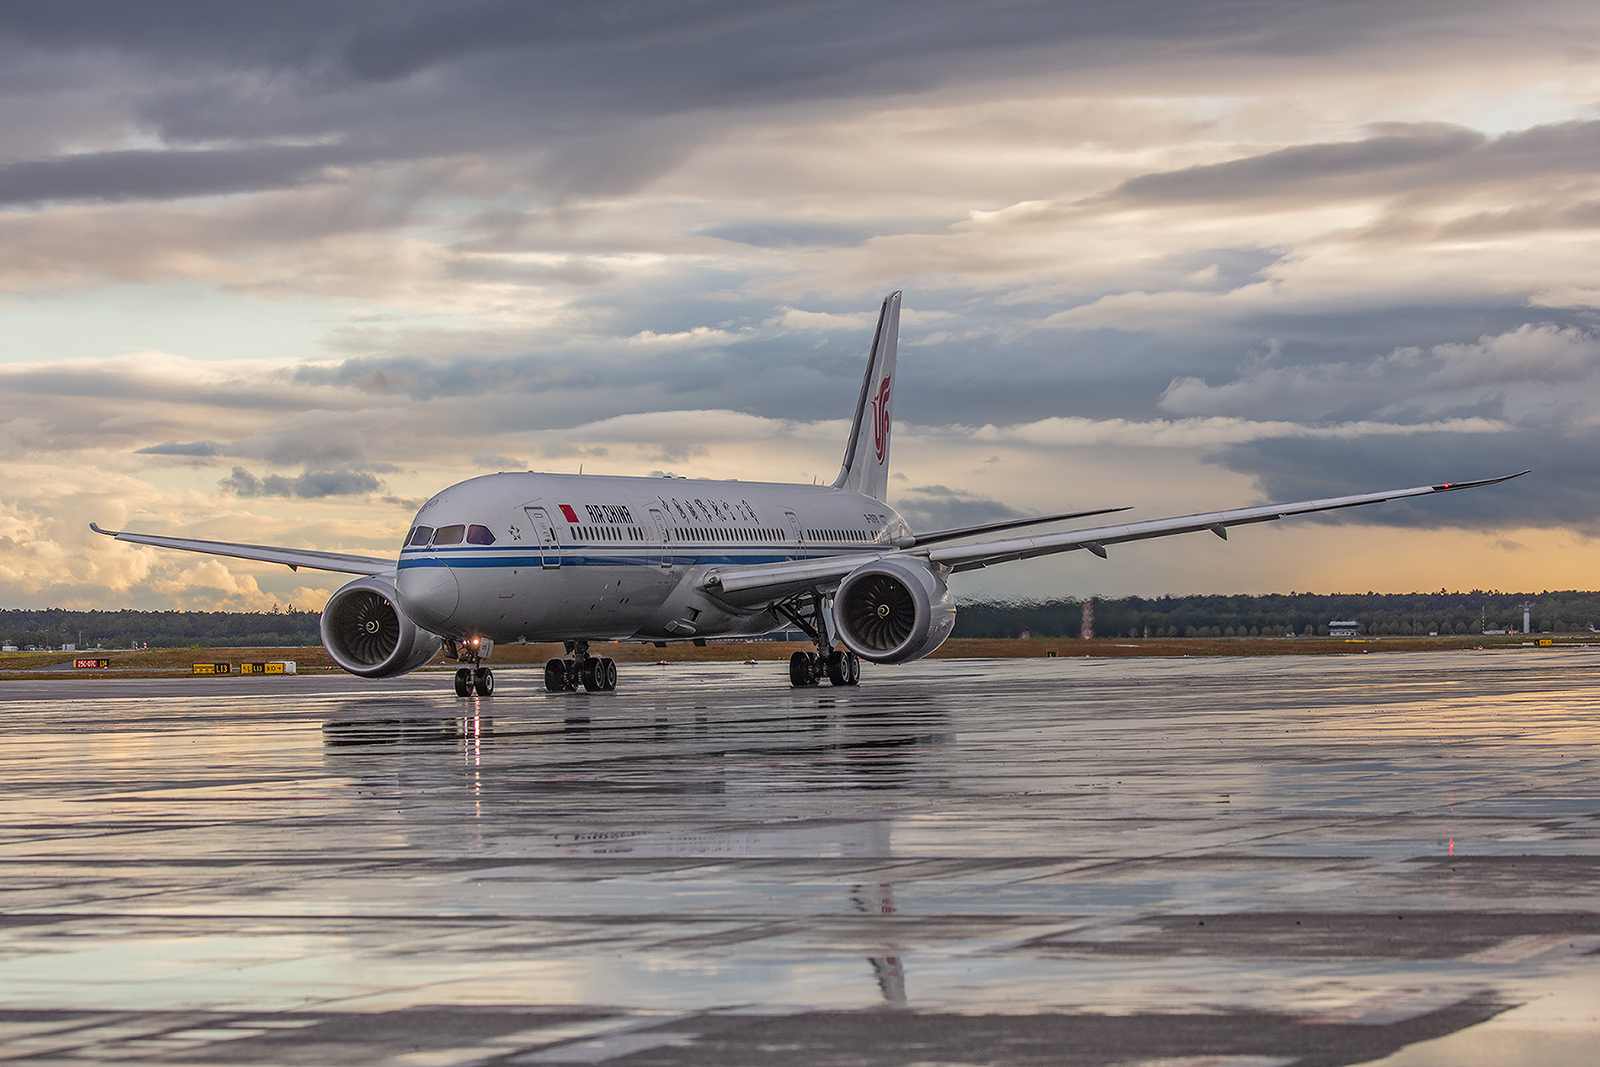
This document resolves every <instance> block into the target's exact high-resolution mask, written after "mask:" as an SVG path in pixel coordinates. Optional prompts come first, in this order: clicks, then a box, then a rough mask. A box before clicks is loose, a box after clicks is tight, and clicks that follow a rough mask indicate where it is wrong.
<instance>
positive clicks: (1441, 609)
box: [954, 589, 1600, 637]
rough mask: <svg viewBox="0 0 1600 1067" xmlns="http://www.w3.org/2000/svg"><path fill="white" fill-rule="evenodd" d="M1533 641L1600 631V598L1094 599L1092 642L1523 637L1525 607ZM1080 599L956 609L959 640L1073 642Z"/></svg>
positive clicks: (1478, 593)
mask: <svg viewBox="0 0 1600 1067" xmlns="http://www.w3.org/2000/svg"><path fill="white" fill-rule="evenodd" d="M1525 603H1526V604H1530V605H1532V606H1531V607H1530V609H1529V614H1530V616H1531V619H1530V621H1531V622H1532V623H1533V628H1534V630H1536V631H1538V632H1540V633H1573V632H1587V631H1588V630H1589V629H1590V628H1591V627H1594V626H1596V625H1600V593H1591V592H1583V591H1576V590H1568V591H1561V592H1549V591H1546V592H1542V593H1502V592H1499V591H1493V592H1486V591H1484V590H1481V589H1474V590H1472V591H1471V592H1466V593H1447V592H1444V591H1443V590H1441V591H1439V592H1437V593H1331V594H1328V593H1268V594H1264V595H1260V596H1222V595H1197V596H1167V597H1153V598H1152V597H1137V596H1130V597H1091V598H1089V605H1090V608H1091V610H1092V616H1093V622H1092V625H1093V631H1094V635H1095V636H1096V637H1282V636H1286V635H1288V634H1291V633H1293V634H1296V635H1310V634H1316V635H1321V636H1324V637H1325V636H1327V633H1328V624H1329V623H1330V622H1333V621H1335V620H1349V619H1354V620H1355V621H1356V623H1357V626H1358V627H1359V631H1360V632H1361V633H1362V634H1372V635H1377V636H1416V635H1421V636H1427V635H1428V634H1431V633H1438V634H1441V635H1443V634H1452V635H1453V634H1476V633H1481V632H1482V631H1484V630H1486V629H1487V630H1511V629H1516V630H1520V629H1522V605H1523V604H1525ZM1083 604H1084V602H1083V601H1082V600H1075V599H1071V598H1066V599H1061V600H1036V601H1021V602H1010V603H996V602H974V603H966V604H962V605H960V609H959V610H958V611H957V613H956V628H955V634H954V636H956V637H1018V636H1021V635H1022V634H1024V633H1029V634H1032V635H1033V636H1035V637H1077V636H1079V635H1080V633H1081V627H1082V624H1083Z"/></svg>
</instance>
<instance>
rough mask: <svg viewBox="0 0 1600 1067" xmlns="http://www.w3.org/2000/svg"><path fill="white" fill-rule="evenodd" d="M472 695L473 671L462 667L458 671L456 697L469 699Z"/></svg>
mask: <svg viewBox="0 0 1600 1067" xmlns="http://www.w3.org/2000/svg"><path fill="white" fill-rule="evenodd" d="M471 695H472V669H471V668H470V667H462V668H461V669H460V670H458V671H456V696H458V697H469V696H471Z"/></svg>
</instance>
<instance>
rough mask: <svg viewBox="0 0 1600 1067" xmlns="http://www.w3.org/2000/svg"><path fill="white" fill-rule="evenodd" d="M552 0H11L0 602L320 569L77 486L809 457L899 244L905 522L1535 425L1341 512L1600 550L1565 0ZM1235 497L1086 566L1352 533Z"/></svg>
mask: <svg viewBox="0 0 1600 1067" xmlns="http://www.w3.org/2000/svg"><path fill="white" fill-rule="evenodd" d="M552 10H553V9H549V8H547V7H536V6H530V7H527V8H525V9H524V8H518V7H516V5H510V6H507V5H479V4H466V5H459V4H457V5H446V4H438V3H432V2H424V3H422V4H417V5H411V6H408V7H406V8H404V9H396V8H394V7H393V6H392V5H391V6H384V5H377V4H365V3H357V4H341V5H331V6H327V7H325V8H318V9H314V10H313V9H309V8H295V9H293V10H290V9H282V10H280V9H274V8H272V7H270V6H268V7H265V8H250V9H248V10H247V9H243V8H229V7H226V6H222V7H209V8H208V7H205V6H203V5H202V6H197V7H193V8H183V7H182V6H181V5H180V7H179V8H174V9H161V10H158V11H149V10H139V9H138V8H136V7H127V8H119V7H116V6H114V5H113V6H111V7H108V8H106V9H105V11H104V12H103V14H102V17H99V18H97V19H94V20H84V19H73V18H72V17H71V16H70V14H69V13H68V12H65V11H63V12H56V11H54V9H51V8H48V7H38V8H37V9H36V10H32V11H30V12H29V13H28V14H27V15H26V17H23V16H22V15H20V14H19V15H18V16H17V17H15V18H13V19H8V20H7V23H6V25H3V26H0V57H3V58H4V59H5V70H6V77H5V79H4V80H3V83H0V337H3V338H6V341H5V342H4V343H0V449H3V450H4V454H5V455H6V458H7V463H6V464H5V465H4V466H3V467H0V603H5V604H8V605H9V604H16V605H38V606H46V605H48V604H63V605H65V604H69V603H70V604H72V605H75V606H117V605H119V604H138V605H140V606H150V607H155V606H192V607H206V606H246V605H270V603H271V602H273V601H277V602H280V603H282V602H285V601H287V600H289V599H295V601H296V603H302V604H313V603H319V602H320V600H319V599H318V598H319V597H320V596H323V595H326V594H325V589H326V588H332V587H333V586H335V585H336V584H337V582H338V579H337V578H329V579H327V581H326V582H323V580H322V579H320V578H317V577H315V576H308V575H304V574H302V575H299V576H296V575H294V574H291V573H290V572H288V571H287V570H286V569H284V568H277V569H272V568H261V567H252V566H249V565H243V564H233V563H219V562H217V561H202V560H200V559H199V558H194V559H189V558H172V556H171V554H168V555H166V556H163V555H161V554H159V553H155V552H154V551H153V550H147V549H136V548H135V547H133V546H129V545H126V544H112V543H110V542H107V541H106V540H105V539H104V538H98V537H96V536H95V535H93V534H92V533H89V532H88V529H87V523H88V522H89V521H91V520H94V521H99V522H101V523H102V525H113V526H116V525H120V524H133V525H135V526H137V527H139V528H142V529H151V530H154V529H162V530H168V531H171V532H175V533H189V534H192V535H195V536H211V537H219V538H224V539H229V538H232V539H248V540H252V541H269V540H280V541H282V542H284V543H287V544H296V545H306V546H315V547H323V548H329V549H334V550H338V549H340V548H346V549H349V550H350V551H361V552H369V553H371V552H384V551H390V550H392V548H393V544H394V543H395V539H396V538H397V537H398V536H399V535H400V534H401V533H403V532H404V527H405V525H406V520H407V518H408V516H407V515H406V514H405V510H406V508H407V507H408V506H412V505H413V504H414V503H415V502H417V501H420V500H423V499H426V498H427V497H428V496H430V495H431V494H432V493H433V492H435V491H437V490H438V489H439V488H441V487H442V486H444V485H447V484H450V483H451V482H454V481H457V480H460V479H461V478H464V477H468V476H471V475H474V474H477V473H481V472H484V471H489V470H499V469H525V468H526V466H528V465H532V466H533V467H534V468H536V469H539V468H549V469H557V470H577V469H578V468H579V467H580V465H581V466H582V468H583V469H584V470H585V471H586V472H591V473H605V474H648V473H650V472H651V471H652V470H666V469H671V470H672V471H673V472H674V473H676V474H680V475H691V476H693V475H700V476H706V477H718V478H750V479H756V478H760V479H771V480H794V481H804V482H811V481H813V480H817V481H827V480H830V479H831V478H832V476H833V474H834V472H835V471H836V470H837V466H838V462H839V457H840V452H841V449H842V446H843V436H844V433H845V430H846V426H847V422H848V417H849V415H850V405H851V404H852V403H853V402H854V398H855V396H856V395H857V391H858V388H859V383H860V375H861V367H862V361H863V359H864V357H865V355H866V351H867V347H868V345H869V344H870V342H871V333H872V329H873V325H874V323H875V322H876V317H877V311H878V307H879V301H880V300H881V299H882V297H883V296H884V294H885V293H887V292H889V291H892V290H895V289H900V290H903V291H904V293H905V303H904V312H903V316H902V342H901V349H900V371H899V376H898V380H899V386H898V392H897V397H896V412H895V413H896V416H897V429H896V439H895V441H896V443H895V459H894V462H895V466H896V469H897V471H898V472H899V473H901V474H903V475H904V476H905V477H904V479H896V480H895V481H894V482H893V483H892V484H893V486H894V489H893V492H894V493H895V496H894V498H893V501H894V502H895V503H896V504H897V506H900V507H901V508H903V509H904V511H905V513H906V514H907V516H908V517H909V518H911V519H912V520H913V523H914V525H917V526H920V527H923V528H933V527H935V526H938V525H954V524H958V523H959V522H962V521H982V519H983V518H986V517H998V516H1005V515H1011V514H1029V513H1044V512H1052V511H1057V510H1065V509H1067V508H1069V507H1073V506H1078V505H1079V504H1084V505H1101V504H1104V503H1105V502H1107V501H1109V502H1111V503H1117V504H1130V505H1134V506H1137V507H1138V508H1140V509H1141V511H1142V512H1145V513H1148V514H1153V513H1158V512H1159V510H1174V511H1188V510H1198V509H1201V508H1204V507H1208V506H1225V505H1229V504H1233V503H1241V504H1242V503H1250V502H1256V501H1260V500H1265V499H1290V498H1293V497H1294V496H1295V495H1299V494H1306V493H1311V494H1320V493H1323V492H1327V491H1332V490H1334V489H1350V490H1352V491H1353V490H1355V489H1360V488H1366V489H1372V488H1383V487H1388V486H1390V485H1414V484H1425V483H1428V482H1430V481H1434V480H1440V479H1447V478H1461V477H1471V476H1478V475H1483V474H1495V473H1506V472H1507V471H1509V470H1511V469H1521V468H1522V467H1529V466H1531V467H1534V468H1535V474H1534V475H1533V476H1531V477H1530V478H1527V479H1523V480H1522V482H1520V483H1517V488H1516V489H1515V490H1509V489H1507V490H1504V491H1502V490H1496V491H1495V492H1493V493H1488V492H1486V493H1481V494H1461V496H1462V497H1463V498H1464V499H1462V500H1459V501H1456V500H1452V501H1451V502H1449V504H1448V505H1440V506H1436V507H1433V510H1432V511H1429V510H1427V509H1426V508H1425V507H1424V506H1423V505H1417V506H1415V507H1411V506H1407V507H1394V508H1385V509H1380V511H1378V512H1374V513H1372V514H1370V515H1365V514H1364V515H1363V516H1362V517H1361V518H1360V519H1359V522H1361V523H1365V524H1369V525H1371V526H1373V527H1375V528H1376V527H1381V528H1382V530H1383V532H1382V541H1383V544H1384V546H1385V552H1386V553H1388V554H1389V556H1390V557H1392V558H1393V559H1395V560H1401V559H1404V560H1407V561H1409V562H1410V563H1411V564H1413V566H1412V569H1411V570H1405V569H1403V568H1400V567H1398V566H1397V567H1396V568H1395V569H1394V570H1393V571H1390V572H1386V573H1390V574H1392V575H1393V579H1392V580H1393V581H1396V582H1412V581H1414V582H1416V583H1417V584H1418V585H1419V586H1428V587H1438V586H1439V585H1452V584H1466V585H1469V586H1470V585H1474V584H1476V585H1480V586H1483V587H1493V586H1496V585H1500V586H1503V587H1510V586H1511V585H1513V584H1516V582H1514V581H1512V578H1511V576H1512V575H1516V576H1518V578H1519V580H1521V579H1523V578H1526V577H1527V576H1529V575H1531V574H1534V573H1535V571H1534V570H1533V568H1536V567H1538V566H1540V565H1541V561H1542V563H1543V565H1545V566H1547V567H1548V574H1547V576H1545V577H1541V578H1539V579H1538V580H1537V581H1535V582H1533V584H1535V585H1543V586H1549V587H1572V586H1583V585H1592V583H1593V579H1592V578H1590V577H1589V574H1588V571H1587V570H1586V569H1585V568H1586V567H1587V566H1588V564H1587V563H1585V562H1584V561H1585V560H1586V559H1587V557H1586V556H1585V554H1584V553H1585V552H1586V551H1587V548H1586V547H1585V546H1587V545H1588V540H1587V539H1588V538H1589V537H1590V536H1591V535H1592V534H1593V533H1594V532H1595V531H1597V530H1600V475H1596V474H1595V473H1594V472H1593V471H1592V470H1591V469H1590V468H1591V465H1590V464H1589V463H1588V462H1587V459H1586V457H1587V456H1589V455H1592V453H1593V449H1594V447H1595V446H1596V445H1597V444H1600V429H1597V425H1596V424H1597V419H1600V416H1596V415H1595V414H1594V412H1596V411H1600V375H1597V368H1600V342H1597V341H1596V337H1597V334H1596V331H1597V330H1600V319H1597V317H1596V316H1597V311H1600V177H1597V175H1600V121H1597V119H1596V111H1595V104H1596V101H1600V60H1597V59H1596V58H1594V57H1592V56H1590V55H1588V54H1587V53H1583V52H1581V51H1580V50H1578V49H1575V48H1574V47H1573V42H1575V41H1582V40H1588V39H1591V38H1592V37H1593V35H1594V33H1595V31H1596V30H1597V29H1600V25H1597V24H1600V15H1597V14H1596V12H1595V11H1594V10H1593V9H1592V6H1586V5H1580V4H1576V3H1568V2H1535V3H1533V4H1531V5H1523V6H1521V7H1519V8H1518V9H1516V10H1515V11H1513V10H1511V9H1508V8H1506V7H1505V5H1503V4H1498V3H1487V2H1483V3H1478V2H1469V3H1455V4H1448V5H1446V4H1430V3H1423V4H1414V5H1393V4H1379V3H1376V2H1365V0H1356V2H1352V3H1336V4H1300V5H1292V4H1291V5H1284V4H1281V3H1272V4H1269V3H1265V2H1264V0H1262V2H1259V3H1257V2H1254V0H1252V2H1247V3H1244V4H1237V3H1230V4H1208V3H1199V4H1188V5H1162V6H1160V7H1159V9H1152V8H1149V7H1148V6H1145V5H1138V4H1134V5H1131V6H1130V5H1123V6H1122V7H1117V6H1114V5H1113V6H1109V7H1093V6H1091V7H1087V8H1086V7H1083V6H1082V5H1076V6H1074V5H1043V4H1022V5H1012V6H1005V7H1001V8H992V7H991V8H976V7H966V6H962V5H945V4H932V5H927V4H918V5H902V4H898V3H889V4H878V5H859V6H852V5H845V6H844V7H843V8H839V7H837V6H835V7H825V8H817V7H816V6H815V5H810V4H789V3H776V4H770V5H763V6H761V7H759V8H750V7H749V6H748V5H724V4H716V3H713V4H677V3H672V2H666V3H661V4H653V5H646V6H643V7H641V6H638V5H634V6H632V7H629V8H628V11H629V16H628V17H627V18H617V17H613V14H614V12H611V10H610V9H609V8H606V7H605V6H604V5H601V6H599V7H593V6H590V7H585V6H583V5H578V6H575V7H572V8H571V9H570V10H566V9H564V10H563V11H562V12H560V13H559V14H552V13H551V11H552ZM519 457H520V458H519ZM1429 506H1432V503H1431V502H1430V505H1429ZM1146 509H1148V510H1146ZM974 516H977V518H974ZM1345 521H1350V520H1349V517H1346V519H1345ZM1288 529H1289V528H1288V527H1287V525H1286V526H1285V530H1288ZM1305 529H1308V530H1311V529H1314V530H1316V531H1322V532H1317V533H1306V534H1305V535H1304V536H1305V538H1306V540H1305V541H1304V544H1305V545H1311V544H1313V543H1314V544H1317V545H1320V546H1322V548H1324V549H1326V550H1327V552H1332V551H1333V550H1334V549H1335V548H1337V547H1338V546H1339V545H1341V544H1342V545H1343V546H1344V547H1345V550H1346V551H1351V544H1352V542H1351V541H1350V540H1349V539H1345V540H1344V541H1342V542H1341V541H1340V540H1339V539H1338V538H1336V537H1333V536H1332V535H1327V537H1326V539H1321V538H1324V536H1325V533H1326V531H1327V530H1330V529H1333V527H1331V526H1318V525H1315V524H1313V525H1312V526H1310V527H1305ZM1472 529H1477V530H1479V531H1481V532H1482V533H1483V536H1482V537H1481V538H1477V539H1474V538H1476V534H1471V535H1469V534H1468V533H1467V532H1466V531H1469V530H1472ZM1262 538H1263V540H1262V542H1261V544H1262V545H1263V546H1265V547H1263V548H1262V549H1261V550H1260V551H1258V552H1254V553H1253V554H1252V559H1251V564H1250V565H1246V564H1244V563H1240V564H1237V568H1238V569H1236V570H1233V571H1228V570H1226V569H1225V566H1234V565H1233V564H1227V565H1224V564H1221V563H1219V562H1218V559H1220V558H1221V557H1214V556H1212V555H1205V556H1203V557H1202V556H1194V557H1185V556H1184V555H1183V554H1182V553H1179V554H1178V555H1175V556H1173V555H1163V554H1162V551H1161V550H1158V549H1151V548H1148V547H1147V548H1145V549H1143V550H1142V551H1144V552H1145V553H1146V554H1145V555H1144V556H1143V557H1141V558H1142V559H1143V560H1144V562H1142V563H1137V564H1135V563H1124V561H1123V559H1121V558H1119V559H1114V560H1112V561H1108V562H1105V563H1104V564H1103V565H1101V567H1100V570H1098V571H1090V572H1087V573H1089V574H1092V575H1098V576H1100V577H1097V578H1095V579H1093V580H1096V581H1099V580H1106V581H1111V582H1120V583H1122V584H1121V585H1120V586H1116V585H1113V586H1096V587H1094V589H1093V591H1096V592H1153V593H1158V592H1162V591H1165V590H1168V589H1172V590H1177V589H1179V588H1186V587H1187V588H1192V587H1193V581H1198V580H1200V579H1199V578H1194V577H1193V576H1194V575H1199V576H1202V577H1204V578H1206V579H1207V580H1209V579H1210V578H1211V577H1213V576H1221V575H1227V576H1228V580H1229V581H1232V582H1234V583H1236V585H1237V587H1238V588H1241V589H1242V588H1246V587H1247V586H1248V587H1250V588H1258V589H1259V588H1263V586H1260V585H1251V583H1253V582H1264V583H1270V582H1276V581H1280V580H1282V581H1285V582H1290V583H1293V584H1294V585H1295V586H1296V587H1299V588H1311V587H1313V586H1314V584H1315V582H1317V581H1330V582H1331V581H1340V580H1345V579H1347V578H1348V577H1349V576H1350V575H1351V574H1352V573H1355V574H1359V573H1362V572H1361V571H1360V570H1359V569H1358V568H1357V569H1354V570H1345V571H1338V570H1335V569H1332V568H1334V567H1335V564H1334V563H1333V562H1331V561H1326V560H1324V559H1323V556H1324V555H1326V554H1327V553H1326V552H1324V553H1321V554H1317V553H1308V552H1306V551H1304V550H1303V549H1297V548H1296V547H1295V542H1294V541H1293V534H1292V531H1291V532H1283V531H1276V530H1275V531H1273V532H1272V533H1271V534H1270V535H1268V534H1263V535H1262ZM1434 538H1444V540H1442V541H1434V540H1432V539H1434ZM1319 539H1321V540H1319ZM1502 540H1503V541H1507V542H1513V541H1514V542H1516V543H1518V544H1522V545H1528V546H1535V547H1536V548H1537V551H1529V552H1518V553H1515V554H1514V555H1515V556H1516V557H1517V558H1518V562H1516V563H1515V564H1513V563H1511V562H1510V561H1509V556H1510V555H1513V554H1508V553H1505V552H1503V551H1500V550H1498V549H1496V548H1495V547H1494V546H1495V545H1496V544H1497V543H1498V542H1499V541H1502ZM1431 544H1441V545H1448V549H1447V551H1445V552H1439V551H1430V550H1429V549H1428V548H1427V546H1428V545H1431ZM1222 547H1223V548H1226V547H1228V546H1222ZM1186 551H1187V550H1186ZM1206 551H1207V552H1213V553H1214V552H1215V551H1218V549H1215V548H1213V547H1211V546H1207V548H1206ZM1128 555H1129V553H1122V554H1121V556H1122V557H1124V558H1125V557H1127V556H1128ZM1447 555H1448V556H1450V557H1451V558H1449V559H1445V558H1444V557H1445V556H1447ZM1313 557H1315V562H1313ZM1158 558H1159V559H1160V560H1161V562H1159V563H1158V562H1155V561H1156V560H1157V559H1158ZM1185 558H1189V559H1191V562H1190V563H1188V564H1185V563H1184V562H1183V561H1184V559H1185ZM1252 565H1253V566H1254V570H1252V569H1250V567H1251V566H1252ZM1034 566H1037V567H1040V568H1041V569H1040V570H1039V571H1037V573H1038V574H1040V575H1045V576H1048V580H1050V581H1061V582H1067V583H1071V582H1078V581H1086V580H1089V579H1087V578H1082V577H1078V576H1079V575H1080V574H1081V573H1082V572H1080V571H1077V570H1075V569H1073V568H1072V567H1066V566H1065V565H1062V566H1060V567H1058V566H1057V565H1055V564H1050V565H1044V564H1037V565H1035V564H1029V565H1024V569H1026V567H1034ZM1185 566H1189V567H1191V568H1192V570H1190V571H1185V570H1184V567H1185ZM1374 566H1377V565H1376V564H1374ZM1428 567H1434V568H1435V569H1434V570H1432V571H1429V570H1427V568H1428ZM1296 568H1300V569H1299V570H1296ZM1005 570H1006V569H1005V568H996V569H994V573H993V574H989V573H987V572H986V573H985V574H983V575H980V576H978V577H976V578H972V579H970V580H968V581H969V584H970V582H976V581H992V582H995V583H998V585H997V586H996V587H997V588H998V587H999V585H1003V584H1004V583H1006V582H1010V581H1012V580H1013V579H1011V578H1009V577H1006V576H1005V574H1004V573H1003V572H1004V571H1005ZM1017 580H1018V581H1022V580H1023V579H1017ZM1219 580H1220V579H1219ZM319 582H323V584H320V585H319V584H317V583H319ZM330 583H331V584H330ZM1370 587H1372V586H1371V585H1365V586H1363V588H1370ZM319 590H322V592H319ZM1062 591H1063V592H1083V591H1086V590H1084V589H1083V588H1082V587H1081V586H1072V587H1071V588H1063V589H1062Z"/></svg>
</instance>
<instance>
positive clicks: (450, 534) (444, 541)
mask: <svg viewBox="0 0 1600 1067" xmlns="http://www.w3.org/2000/svg"><path fill="white" fill-rule="evenodd" d="M466 532H467V528H466V527H465V526H441V527H439V528H438V529H437V530H435V531H434V532H433V543H434V544H436V545H459V544H460V543H461V538H462V537H463V536H465V535H466Z"/></svg>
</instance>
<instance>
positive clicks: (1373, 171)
mask: <svg viewBox="0 0 1600 1067" xmlns="http://www.w3.org/2000/svg"><path fill="white" fill-rule="evenodd" d="M1597 167H1600V122H1564V123H1552V124H1549V125H1544V126H1536V127H1533V128H1532V129H1527V130H1518V131H1516V132H1513V133H1507V134H1503V135H1501V136H1499V137H1488V136H1486V135H1484V134H1482V133H1479V132H1477V131H1475V130H1469V129H1466V128H1464V127H1460V126H1452V125H1449V124H1446V123H1413V124H1398V123H1391V124H1384V125H1382V126H1379V127H1376V128H1375V129H1374V135H1373V136H1370V137H1366V138H1363V139H1361V140H1359V141H1351V142H1342V143H1338V144H1314V145H1297V146H1295V147H1293V148H1284V149H1279V150H1278V151H1275V152H1266V153H1263V154H1262V155H1258V156H1251V157H1249V158H1247V159H1236V160H1230V161H1229V162H1226V163H1213V164H1207V165H1204V166H1196V167H1187V168H1185V169H1183V170H1178V171H1167V172H1164V173H1159V174H1144V175H1140V176H1139V177H1137V178H1131V179H1129V180H1128V181H1126V182H1124V183H1123V184H1122V185H1121V186H1119V187H1118V188H1117V189H1116V190H1113V191H1112V192H1111V193H1110V194H1108V198H1109V199H1111V200H1113V201H1115V200H1135V201H1138V202H1141V203H1183V204H1193V203H1220V202H1245V201H1249V202H1252V203H1259V202H1260V201H1261V200H1262V199H1264V198H1271V197H1275V196H1276V197H1283V196H1293V197H1306V198H1311V197H1315V198H1316V199H1318V200H1319V201H1326V200H1327V199H1328V198H1329V197H1338V196H1341V195H1344V196H1357V197H1366V196H1371V195H1373V194H1374V193H1377V194H1383V193H1406V192H1411V191H1413V190H1418V189H1424V188H1426V189H1429V190H1435V191H1437V190H1442V189H1450V188H1453V187H1456V186H1461V185H1481V184H1486V183H1489V182H1494V181H1502V180H1505V179H1508V178H1524V177H1528V176H1534V175H1549V176H1556V175H1563V174H1573V175H1587V174H1591V173H1593V172H1594V170H1595V169H1596V168H1597Z"/></svg>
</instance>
